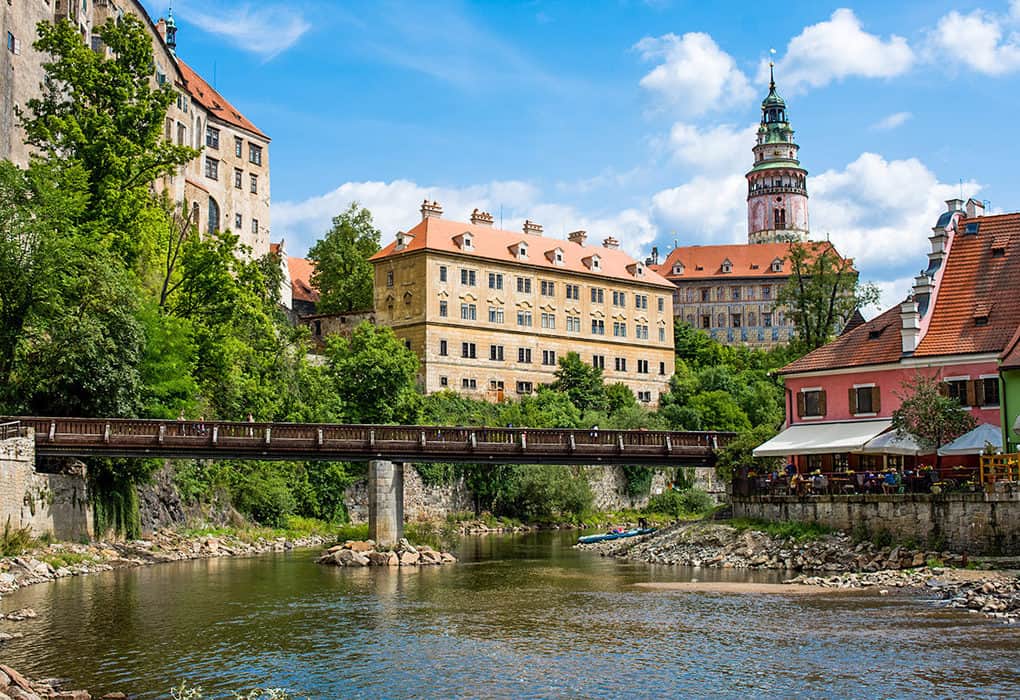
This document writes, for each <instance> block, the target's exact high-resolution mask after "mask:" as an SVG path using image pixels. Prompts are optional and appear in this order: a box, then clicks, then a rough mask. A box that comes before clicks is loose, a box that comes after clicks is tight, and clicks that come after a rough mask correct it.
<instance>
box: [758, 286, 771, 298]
mask: <svg viewBox="0 0 1020 700" xmlns="http://www.w3.org/2000/svg"><path fill="white" fill-rule="evenodd" d="M761 298H762V299H771V298H772V287H770V286H768V285H765V286H764V287H762V288H761Z"/></svg>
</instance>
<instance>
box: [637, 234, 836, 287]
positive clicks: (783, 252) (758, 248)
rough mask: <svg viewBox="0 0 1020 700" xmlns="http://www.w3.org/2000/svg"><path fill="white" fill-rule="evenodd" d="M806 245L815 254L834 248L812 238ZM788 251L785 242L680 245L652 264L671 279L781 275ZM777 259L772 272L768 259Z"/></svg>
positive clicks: (787, 270)
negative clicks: (779, 263)
mask: <svg viewBox="0 0 1020 700" xmlns="http://www.w3.org/2000/svg"><path fill="white" fill-rule="evenodd" d="M808 245H811V246H812V247H813V248H814V249H815V251H817V252H818V253H819V254H820V253H822V252H823V251H827V250H830V249H831V250H835V248H834V247H833V246H832V244H831V243H828V242H813V243H809V244H808ZM789 254H790V244H789V243H738V244H733V245H693V246H681V247H679V248H674V249H673V250H672V251H670V253H669V255H667V256H666V260H665V261H663V262H662V263H661V264H659V265H657V266H655V269H656V270H657V271H658V272H659V274H660V275H663V276H664V277H666V278H667V279H669V280H673V281H675V282H680V281H682V280H689V279H706V278H715V277H727V278H730V277H766V278H767V277H771V278H779V279H782V278H785V277H788V276H789V275H790V264H789V262H787V261H786V258H787V256H789ZM837 254H838V253H837ZM777 259H778V260H781V261H783V266H782V269H781V270H780V271H779V272H773V271H772V263H773V262H775V261H776V260H777ZM727 260H728V261H729V262H730V265H731V268H730V272H723V271H722V266H723V263H724V262H726V261H727ZM678 263H679V264H681V265H683V272H682V273H680V274H674V273H673V268H674V266H675V265H677V264H678Z"/></svg>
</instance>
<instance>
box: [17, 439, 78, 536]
mask: <svg viewBox="0 0 1020 700" xmlns="http://www.w3.org/2000/svg"><path fill="white" fill-rule="evenodd" d="M8 519H10V523H11V527H18V528H20V527H27V528H29V529H30V530H31V531H32V534H33V535H36V536H40V535H43V534H46V533H50V534H51V535H53V536H54V537H55V538H57V539H58V540H80V539H82V538H85V537H91V535H92V508H91V506H90V504H89V499H88V494H87V491H86V484H85V472H84V468H81V469H76V470H74V471H70V472H69V473H64V474H41V473H39V472H37V471H36V470H35V438H34V437H33V435H32V432H31V430H30V429H29V431H28V436H27V437H18V438H11V439H8V440H3V441H0V527H3V525H4V524H6V523H7V521H8Z"/></svg>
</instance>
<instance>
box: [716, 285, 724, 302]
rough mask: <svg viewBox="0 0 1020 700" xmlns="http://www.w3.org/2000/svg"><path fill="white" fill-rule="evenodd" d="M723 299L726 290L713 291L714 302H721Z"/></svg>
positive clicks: (719, 288)
mask: <svg viewBox="0 0 1020 700" xmlns="http://www.w3.org/2000/svg"><path fill="white" fill-rule="evenodd" d="M724 299H726V290H725V289H723V288H722V287H717V288H716V290H715V300H716V301H723V300H724Z"/></svg>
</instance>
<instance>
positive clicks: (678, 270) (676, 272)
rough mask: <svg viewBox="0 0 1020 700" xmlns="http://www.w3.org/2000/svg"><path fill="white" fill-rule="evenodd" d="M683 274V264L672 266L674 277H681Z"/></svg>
mask: <svg viewBox="0 0 1020 700" xmlns="http://www.w3.org/2000/svg"><path fill="white" fill-rule="evenodd" d="M683 273H684V264H683V263H676V264H674V265H673V274H674V275H682V274H683Z"/></svg>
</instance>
